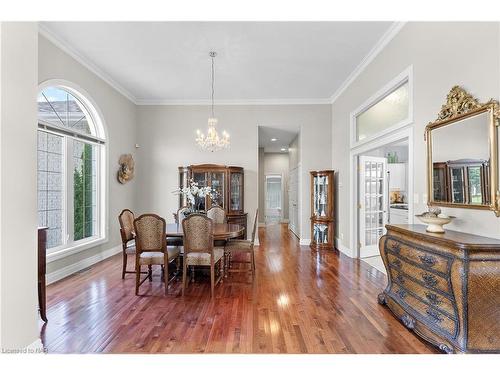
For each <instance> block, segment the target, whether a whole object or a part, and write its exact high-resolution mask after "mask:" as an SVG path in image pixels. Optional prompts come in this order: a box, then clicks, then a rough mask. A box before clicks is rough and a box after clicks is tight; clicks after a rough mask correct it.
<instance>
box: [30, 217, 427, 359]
mask: <svg viewBox="0 0 500 375" xmlns="http://www.w3.org/2000/svg"><path fill="white" fill-rule="evenodd" d="M259 237H260V241H261V244H260V246H259V247H258V248H257V249H256V267H257V273H256V278H255V281H254V283H253V284H252V283H250V277H249V276H248V277H247V276H246V274H244V273H231V274H230V275H229V277H228V278H227V279H225V280H224V282H223V283H222V284H221V285H219V286H217V287H216V295H215V298H214V299H213V300H212V299H211V298H210V283H209V282H207V280H202V279H197V281H196V282H195V284H190V286H189V287H188V289H187V291H186V296H185V297H184V298H183V297H181V295H180V292H181V290H180V283H178V282H174V283H173V287H171V289H169V293H170V294H169V295H168V296H165V295H164V293H163V284H162V283H160V280H159V274H158V271H156V274H155V277H154V278H153V282H152V283H149V282H146V283H144V284H143V285H142V287H141V293H143V295H142V296H135V294H134V277H133V275H127V276H126V278H125V280H122V279H121V255H116V256H114V257H112V258H109V259H107V260H105V261H103V262H101V263H98V264H96V265H95V266H93V267H92V268H90V269H88V270H84V271H81V272H79V273H78V274H75V275H72V276H70V277H68V278H66V279H64V280H61V281H59V282H57V283H54V284H52V285H50V286H49V287H48V290H47V297H48V303H47V307H48V319H49V322H48V323H47V324H45V325H43V326H42V325H41V326H40V327H41V332H42V334H41V336H42V341H43V343H44V345H45V347H46V348H47V349H48V352H49V353H91V352H109V353H435V352H436V351H435V349H434V348H432V347H431V346H429V345H428V344H425V343H424V342H423V341H421V340H420V339H418V338H417V337H416V336H415V335H414V334H412V333H411V332H410V331H408V330H407V329H406V328H404V326H403V325H402V324H401V323H400V322H399V321H398V320H396V318H394V316H393V315H392V314H391V313H390V312H389V311H388V310H387V309H385V308H383V307H382V306H379V305H378V303H377V294H378V293H379V291H380V290H381V289H382V288H383V287H384V286H385V276H384V275H383V274H382V273H380V272H379V271H377V270H376V269H374V268H372V267H370V266H369V265H368V264H366V263H364V262H361V261H359V260H352V259H349V258H348V257H346V256H343V255H339V253H338V252H332V251H329V252H328V251H324V252H320V253H318V252H315V251H311V250H310V249H309V247H305V246H302V247H300V246H299V244H298V240H297V239H296V238H295V237H294V236H293V235H291V234H290V232H289V231H288V230H286V227H284V226H280V225H274V226H269V227H267V228H265V229H264V228H260V229H259ZM130 261H132V260H130ZM130 265H132V263H131V264H130ZM241 266H247V265H241Z"/></svg>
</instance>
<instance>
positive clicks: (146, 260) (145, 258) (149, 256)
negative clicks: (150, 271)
mask: <svg viewBox="0 0 500 375" xmlns="http://www.w3.org/2000/svg"><path fill="white" fill-rule="evenodd" d="M167 253H168V259H175V258H177V257H178V256H179V254H180V248H179V247H168V248H167ZM164 263H165V255H164V254H163V253H162V252H160V251H149V252H144V253H141V254H140V255H139V264H140V265H148V266H149V265H150V264H160V265H162V264H164Z"/></svg>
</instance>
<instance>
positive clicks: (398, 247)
mask: <svg viewBox="0 0 500 375" xmlns="http://www.w3.org/2000/svg"><path fill="white" fill-rule="evenodd" d="M391 250H392V251H394V252H395V253H396V254H399V253H400V251H401V244H399V243H397V242H395V243H393V244H392V246H391Z"/></svg>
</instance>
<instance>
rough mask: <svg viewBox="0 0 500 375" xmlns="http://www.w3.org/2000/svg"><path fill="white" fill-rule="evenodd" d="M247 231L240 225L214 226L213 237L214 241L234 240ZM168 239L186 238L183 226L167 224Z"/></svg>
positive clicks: (225, 224)
mask: <svg viewBox="0 0 500 375" xmlns="http://www.w3.org/2000/svg"><path fill="white" fill-rule="evenodd" d="M244 231H245V227H244V226H243V225H240V224H227V223H224V224H214V225H213V235H214V240H218V241H221V240H226V241H227V240H230V239H232V238H238V237H240V236H241V235H242V234H243V233H244ZM167 237H173V238H182V237H184V232H183V230H182V224H180V223H179V224H178V223H171V224H167Z"/></svg>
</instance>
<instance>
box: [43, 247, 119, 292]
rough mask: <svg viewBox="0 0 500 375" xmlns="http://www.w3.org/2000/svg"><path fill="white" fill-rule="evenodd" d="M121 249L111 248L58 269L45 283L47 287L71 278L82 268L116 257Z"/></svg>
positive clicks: (48, 276)
mask: <svg viewBox="0 0 500 375" xmlns="http://www.w3.org/2000/svg"><path fill="white" fill-rule="evenodd" d="M121 251H122V247H121V245H118V246H115V247H112V248H111V249H108V250H104V251H102V252H100V253H98V254H96V255H93V256H91V257H89V258H85V259H82V260H80V261H79V262H76V263H73V264H70V265H68V266H66V267H63V268H61V269H58V270H57V271H54V272H51V273H49V274H48V275H47V276H46V279H45V280H46V282H47V285H49V284H52V283H55V282H56V281H59V280H61V279H64V278H65V277H68V276H71V275H72V274H74V273H76V272H78V271H81V270H83V269H84V268H87V267H90V266H92V265H94V264H96V263H99V262H100V261H102V260H104V259H106V258H109V257H112V256H113V255H116V254H118V253H121Z"/></svg>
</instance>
